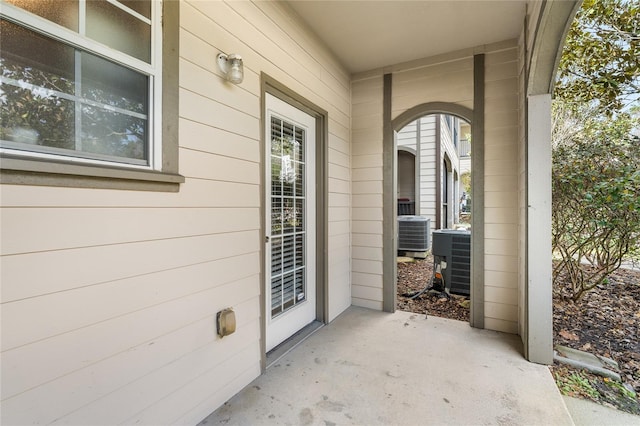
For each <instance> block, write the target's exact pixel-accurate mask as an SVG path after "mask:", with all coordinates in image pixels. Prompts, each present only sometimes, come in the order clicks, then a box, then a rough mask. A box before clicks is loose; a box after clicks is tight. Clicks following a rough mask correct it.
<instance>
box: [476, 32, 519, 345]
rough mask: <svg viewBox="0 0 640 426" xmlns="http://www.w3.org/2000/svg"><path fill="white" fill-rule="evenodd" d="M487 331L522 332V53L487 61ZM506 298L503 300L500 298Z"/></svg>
mask: <svg viewBox="0 0 640 426" xmlns="http://www.w3.org/2000/svg"><path fill="white" fill-rule="evenodd" d="M485 58H486V61H485V66H486V77H485V79H486V86H485V119H486V121H485V126H486V128H487V131H486V133H485V150H484V151H485V154H484V157H485V200H484V204H485V283H486V286H487V287H491V290H487V288H485V292H487V291H488V292H489V293H488V294H489V295H490V296H491V298H488V297H486V296H485V304H484V309H485V327H487V328H491V329H495V330H498V331H505V332H510V333H517V332H518V309H519V303H518V300H517V298H515V297H514V294H513V291H514V290H517V285H518V270H519V260H518V256H519V255H518V253H519V245H518V224H519V213H518V208H519V207H518V180H519V176H518V175H519V167H520V166H519V163H518V150H519V139H518V138H519V133H518V126H519V116H520V108H519V101H518V93H519V89H518V71H519V70H518V48H517V44H516V43H515V42H514V43H513V47H511V48H506V49H503V50H500V51H497V52H489V53H487V54H486V56H485ZM499 296H502V297H499Z"/></svg>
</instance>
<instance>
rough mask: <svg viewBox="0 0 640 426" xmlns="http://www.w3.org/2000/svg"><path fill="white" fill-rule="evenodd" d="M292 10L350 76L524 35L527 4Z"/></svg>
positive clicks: (424, 0)
mask: <svg viewBox="0 0 640 426" xmlns="http://www.w3.org/2000/svg"><path fill="white" fill-rule="evenodd" d="M288 3H289V5H290V6H291V8H292V9H293V10H294V11H295V12H296V13H297V14H298V15H299V16H300V18H301V19H302V20H303V21H304V22H305V23H306V24H307V25H308V26H309V28H311V30H312V31H314V32H315V33H316V35H317V36H318V37H319V38H320V39H321V40H322V41H323V42H324V43H325V44H326V45H327V47H328V48H329V49H330V50H331V51H332V52H333V53H334V54H335V55H336V56H337V58H338V59H339V61H340V62H341V63H342V64H343V65H344V67H345V68H346V69H347V70H348V71H349V72H351V73H358V72H362V71H368V70H372V69H377V68H382V67H385V66H390V65H395V64H400V63H403V62H408V61H412V60H415V59H421V58H428V57H431V56H435V55H440V54H443V53H448V52H454V51H458V50H462V49H467V48H473V47H476V46H482V45H486V44H492V43H496V42H500V41H504V40H510V39H514V38H517V37H519V36H520V33H521V31H522V29H523V27H524V19H525V14H526V4H527V2H526V1H524V0H503V1H487V0H449V1H436V0H413V1H407V0H396V1H352V0H333V1H317V0H306V1H303V0H298V1H289V2H288Z"/></svg>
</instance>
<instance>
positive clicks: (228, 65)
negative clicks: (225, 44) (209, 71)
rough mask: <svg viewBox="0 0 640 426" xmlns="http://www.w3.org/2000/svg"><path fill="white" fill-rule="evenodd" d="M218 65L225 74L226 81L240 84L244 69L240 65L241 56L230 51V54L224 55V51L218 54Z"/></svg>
mask: <svg viewBox="0 0 640 426" xmlns="http://www.w3.org/2000/svg"><path fill="white" fill-rule="evenodd" d="M217 59H218V67H219V68H220V71H222V73H223V74H224V75H225V78H226V79H227V81H229V82H231V83H233V84H240V83H242V80H243V79H244V70H243V65H242V57H241V56H240V55H236V54H235V53H232V54H231V55H225V54H224V53H220V54H218V58H217Z"/></svg>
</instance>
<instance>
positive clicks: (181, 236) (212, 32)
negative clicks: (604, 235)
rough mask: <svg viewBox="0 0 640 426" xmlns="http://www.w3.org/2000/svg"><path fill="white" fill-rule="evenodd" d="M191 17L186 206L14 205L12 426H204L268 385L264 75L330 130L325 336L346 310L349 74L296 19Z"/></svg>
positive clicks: (249, 13)
mask: <svg viewBox="0 0 640 426" xmlns="http://www.w3.org/2000/svg"><path fill="white" fill-rule="evenodd" d="M180 13H181V16H180V18H181V22H180V24H181V28H180V34H179V38H180V60H179V67H180V87H179V105H178V108H179V126H180V127H179V161H180V163H179V170H180V173H181V174H182V175H183V176H185V178H186V180H185V183H184V184H182V185H181V186H180V190H179V192H177V193H161V192H138V191H117V190H94V189H84V188H56V187H30V186H21V185H15V186H14V185H3V187H2V214H1V216H0V220H1V222H0V224H1V226H2V229H3V232H2V244H1V248H0V250H1V253H2V255H3V256H2V259H1V262H2V265H1V266H2V268H1V271H0V274H1V277H0V278H1V279H2V286H3V288H2V295H1V297H2V324H3V329H2V350H3V352H2V369H3V371H2V391H3V395H2V397H3V401H2V407H1V410H2V423H3V424H25V423H51V422H53V421H56V420H57V421H58V422H61V423H75V424H134V423H141V424H167V423H180V424H196V423H197V422H198V421H200V420H201V419H202V418H204V417H205V416H206V415H207V414H209V413H210V412H211V411H213V410H214V409H215V408H217V407H218V406H219V405H221V404H222V403H223V402H224V401H226V400H227V399H229V398H230V397H231V396H232V395H233V394H234V393H235V392H237V391H238V390H239V389H241V388H242V387H244V386H245V385H246V384H247V383H249V382H250V381H251V380H252V379H253V378H255V377H256V376H257V375H258V374H260V360H261V354H260V339H261V332H260V330H261V318H260V293H261V287H262V283H261V278H260V264H261V258H260V257H261V255H260V253H261V248H262V242H261V241H260V228H261V227H262V222H263V220H262V218H261V216H260V206H261V202H262V194H261V192H260V182H261V176H260V170H261V161H262V159H261V152H260V150H261V148H260V147H261V141H260V134H261V129H260V115H261V99H260V96H261V87H260V75H261V73H263V72H264V73H266V74H268V75H269V76H271V77H272V78H274V79H276V80H278V81H279V82H280V83H281V84H283V85H285V86H287V87H288V88H290V89H291V90H292V91H294V92H296V93H297V94H299V95H300V96H302V97H304V98H306V99H308V100H309V101H310V102H312V103H313V104H315V105H318V106H319V107H320V108H322V109H324V110H326V111H327V112H328V150H327V152H328V164H327V173H328V176H327V180H328V188H329V194H328V202H329V205H328V206H327V211H328V218H327V220H328V227H329V242H328V248H327V249H328V262H329V271H328V282H329V283H330V284H329V286H330V287H329V289H328V294H329V295H330V299H329V303H328V304H329V306H328V308H329V318H328V319H332V318H334V317H335V316H337V315H338V314H339V313H340V312H342V311H343V310H344V309H345V308H346V307H347V306H348V305H349V304H350V303H351V283H350V280H351V261H350V255H351V237H350V232H351V163H352V158H351V140H350V139H351V133H350V131H351V130H350V129H351V86H350V84H351V82H350V76H349V73H348V72H346V71H345V70H344V68H343V67H342V66H341V65H340V64H339V62H338V61H337V60H336V59H335V58H334V56H333V55H332V54H331V53H330V52H329V51H328V50H327V49H326V48H325V46H324V45H323V44H322V43H321V42H320V41H319V40H318V39H317V37H316V36H315V35H314V34H313V33H311V32H310V31H308V29H307V28H306V27H305V25H304V24H303V23H301V22H300V21H299V18H298V17H297V15H295V14H294V13H292V11H291V10H290V9H289V7H288V6H287V5H286V4H282V3H275V2H255V3H254V2H199V1H192V2H186V1H185V2H181V3H180ZM219 52H227V53H231V52H237V53H239V54H241V55H242V56H243V58H244V60H245V62H244V64H245V79H244V81H243V82H242V83H241V84H240V85H231V84H228V83H227V82H225V81H224V79H223V78H222V76H221V75H220V71H219V70H218V69H217V66H216V61H215V56H216V55H217V54H218V53H219ZM360 160H362V161H364V163H365V164H367V161H369V160H368V159H367V158H366V157H362V158H361V159H360ZM374 164H375V163H374ZM363 255H364V256H368V257H372V256H373V257H375V254H373V253H363ZM34 265H37V267H34ZM227 307H233V308H234V310H235V312H236V318H237V325H238V328H237V331H236V333H234V334H233V335H231V336H229V337H225V338H224V339H220V338H219V337H217V335H216V331H215V315H216V313H217V312H218V311H219V310H221V309H223V308H227ZM114 407H117V409H114Z"/></svg>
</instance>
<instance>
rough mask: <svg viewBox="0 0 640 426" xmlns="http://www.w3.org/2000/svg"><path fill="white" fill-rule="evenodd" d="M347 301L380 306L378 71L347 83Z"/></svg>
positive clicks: (366, 305)
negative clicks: (349, 103)
mask: <svg viewBox="0 0 640 426" xmlns="http://www.w3.org/2000/svg"><path fill="white" fill-rule="evenodd" d="M351 92H352V102H353V105H352V107H351V120H352V130H351V142H352V145H351V167H352V180H353V195H352V198H351V200H352V205H353V209H352V212H351V226H352V233H353V234H352V235H353V236H352V244H353V247H352V249H351V256H352V263H353V265H352V273H351V285H352V293H351V300H352V303H353V304H354V305H356V306H363V307H366V308H372V309H378V310H382V73H377V74H374V75H370V76H367V77H365V78H356V79H354V80H353V81H352V83H351Z"/></svg>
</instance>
